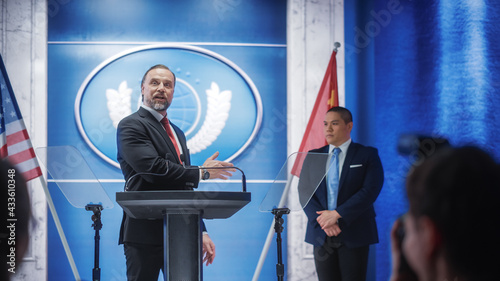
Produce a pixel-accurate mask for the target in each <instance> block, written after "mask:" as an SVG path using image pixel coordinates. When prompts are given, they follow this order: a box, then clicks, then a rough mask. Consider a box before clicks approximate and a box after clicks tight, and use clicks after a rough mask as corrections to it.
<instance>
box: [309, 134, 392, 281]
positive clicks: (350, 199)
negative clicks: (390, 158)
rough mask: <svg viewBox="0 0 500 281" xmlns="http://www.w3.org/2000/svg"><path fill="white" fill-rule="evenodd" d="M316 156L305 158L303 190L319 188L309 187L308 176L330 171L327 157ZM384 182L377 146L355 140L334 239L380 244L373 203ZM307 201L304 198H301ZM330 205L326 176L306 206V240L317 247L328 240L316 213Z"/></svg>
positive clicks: (344, 175) (350, 243)
mask: <svg viewBox="0 0 500 281" xmlns="http://www.w3.org/2000/svg"><path fill="white" fill-rule="evenodd" d="M328 149H329V146H328V145H327V146H324V147H322V148H319V149H314V150H311V151H309V152H310V153H326V154H327V153H328ZM343 153H344V152H343ZM314 159H318V158H315V157H310V156H307V157H306V159H305V160H304V165H303V167H302V171H301V175H300V181H299V190H302V191H301V193H302V192H303V190H307V189H311V188H315V187H307V186H305V183H307V182H308V181H307V178H308V177H311V176H312V177H316V178H318V175H319V178H321V177H322V176H323V175H324V174H325V172H326V157H322V158H321V159H323V160H322V162H321V161H314ZM317 162H321V163H317ZM303 177H304V179H303ZM383 182H384V172H383V168H382V163H381V161H380V158H379V156H378V151H377V149H376V148H373V147H367V146H363V145H361V144H357V143H354V142H351V144H350V145H349V148H348V150H347V154H346V156H345V160H344V164H343V166H342V172H341V174H340V179H339V194H338V198H337V208H336V210H337V212H338V213H339V214H340V215H341V216H342V218H341V219H339V227H340V229H341V233H340V234H339V236H338V237H334V238H333V241H335V242H336V243H340V244H341V245H345V246H346V247H347V248H359V247H367V246H368V245H370V244H374V243H378V232H377V225H376V221H375V209H374V207H373V203H374V202H375V200H376V199H377V197H378V195H379V193H380V191H381V189H382V185H383ZM311 192H312V190H311ZM306 193H307V191H306ZM309 193H310V192H309ZM303 200H304V199H303V198H301V201H303ZM302 203H305V201H303V202H302ZM327 206H328V204H327V186H326V180H325V179H323V180H322V181H321V183H320V184H319V186H318V188H317V189H316V191H315V192H314V194H313V196H312V197H311V199H310V200H309V202H308V203H307V205H306V206H305V208H304V211H305V213H306V215H307V218H308V222H307V229H306V238H305V241H306V242H308V243H310V244H313V245H314V246H316V247H320V246H323V245H324V244H325V242H326V241H327V239H326V238H327V235H326V233H325V231H324V230H322V229H321V226H320V225H319V223H318V222H317V221H316V218H317V217H318V216H319V215H318V214H316V212H317V211H322V210H327V209H328V207H327ZM365 270H366V269H365ZM330 280H331V279H330Z"/></svg>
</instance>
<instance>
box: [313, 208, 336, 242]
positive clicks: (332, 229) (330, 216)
mask: <svg viewBox="0 0 500 281" xmlns="http://www.w3.org/2000/svg"><path fill="white" fill-rule="evenodd" d="M316 214H318V215H319V216H318V217H317V218H316V221H317V222H318V223H319V225H320V226H321V229H323V231H325V233H326V235H328V236H338V235H339V234H340V232H342V230H341V229H340V226H339V223H338V220H339V219H340V218H341V217H342V216H340V214H339V213H338V212H337V211H335V210H333V211H329V210H324V211H318V212H316Z"/></svg>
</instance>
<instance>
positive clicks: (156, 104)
mask: <svg viewBox="0 0 500 281" xmlns="http://www.w3.org/2000/svg"><path fill="white" fill-rule="evenodd" d="M144 102H145V104H146V105H147V106H149V107H151V108H152V109H154V110H156V111H163V110H167V108H168V107H169V106H170V103H169V102H168V100H165V101H156V100H154V99H144Z"/></svg>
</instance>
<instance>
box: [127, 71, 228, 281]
mask: <svg viewBox="0 0 500 281" xmlns="http://www.w3.org/2000/svg"><path fill="white" fill-rule="evenodd" d="M174 87H175V75H174V73H173V72H172V71H170V69H169V68H168V67H166V66H165V65H161V64H158V65H155V66H152V67H151V68H150V69H149V70H148V71H147V72H146V73H145V74H144V76H143V78H142V83H141V94H142V101H143V104H142V105H141V107H140V108H139V110H138V111H137V112H135V113H133V114H131V115H130V116H128V117H125V118H124V119H123V120H122V121H121V122H120V123H119V124H118V132H117V142H118V162H119V163H120V167H121V169H122V173H123V175H124V178H125V181H126V184H125V187H126V190H131V191H146V190H192V189H194V188H196V187H197V186H198V183H199V181H200V180H206V179H214V178H218V179H227V178H228V177H229V176H231V171H228V170H223V169H212V170H210V171H207V170H205V169H198V168H197V167H196V166H190V164H191V163H190V157H189V150H188V148H187V146H186V137H185V135H184V133H183V132H182V131H181V130H180V129H179V128H178V127H177V126H175V125H174V124H172V123H171V122H169V120H168V118H167V108H168V107H169V106H170V104H171V103H172V100H173V95H174ZM217 156H218V152H216V153H215V154H214V155H212V156H211V157H209V158H208V159H207V160H206V161H205V163H204V164H203V166H204V167H232V166H233V165H232V164H231V163H227V162H223V161H218V160H216V158H217ZM202 228H203V231H204V232H203V256H204V259H203V262H206V264H207V265H209V264H211V263H212V262H213V260H214V258H215V245H214V243H213V242H212V240H211V239H210V237H209V236H208V234H207V233H206V228H205V225H204V224H203V226H202ZM119 243H120V244H123V245H124V253H125V258H126V263H127V279H128V280H129V281H132V280H140V281H148V280H154V281H156V280H158V275H159V273H160V269H162V267H163V220H161V219H159V220H140V219H133V218H131V217H129V216H127V215H126V214H125V213H124V214H123V220H122V224H121V228H120V239H119ZM163 270H165V269H163Z"/></svg>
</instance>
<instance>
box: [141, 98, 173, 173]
mask: <svg viewBox="0 0 500 281" xmlns="http://www.w3.org/2000/svg"><path fill="white" fill-rule="evenodd" d="M138 112H139V116H141V117H142V118H144V119H145V120H146V121H147V122H148V123H149V124H151V126H153V128H155V130H157V131H158V133H160V135H161V136H162V138H163V140H164V141H165V142H166V143H167V146H168V149H169V150H170V151H173V153H174V154H177V153H176V152H175V146H174V144H173V143H172V141H171V140H170V137H169V136H168V134H167V132H166V131H165V128H163V125H162V124H161V123H160V122H158V120H156V118H155V117H154V116H153V115H152V114H151V113H150V112H149V111H147V110H146V109H144V108H142V107H140V108H139V111H138ZM175 158H176V159H177V157H175ZM177 162H179V160H178V159H177ZM179 164H180V163H179Z"/></svg>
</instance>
